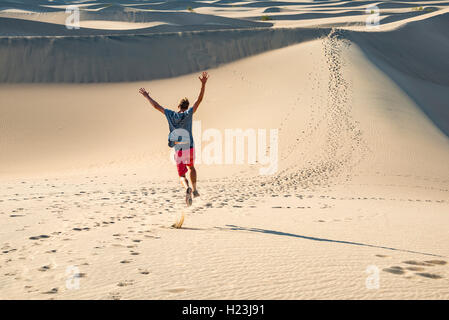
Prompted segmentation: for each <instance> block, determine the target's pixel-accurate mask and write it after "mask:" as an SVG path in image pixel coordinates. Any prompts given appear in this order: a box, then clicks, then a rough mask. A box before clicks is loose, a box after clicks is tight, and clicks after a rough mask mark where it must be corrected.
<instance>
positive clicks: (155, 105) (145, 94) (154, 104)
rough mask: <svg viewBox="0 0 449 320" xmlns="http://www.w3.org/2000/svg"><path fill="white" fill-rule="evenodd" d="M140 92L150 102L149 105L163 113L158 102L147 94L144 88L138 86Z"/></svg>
mask: <svg viewBox="0 0 449 320" xmlns="http://www.w3.org/2000/svg"><path fill="white" fill-rule="evenodd" d="M139 92H140V94H141V95H143V96H144V97H145V98H147V100H148V101H149V102H150V103H151V105H152V106H153V107H154V108H155V109H156V110H158V111H160V112H162V113H164V108H163V107H161V105H160V104H159V103H157V102H156V101H155V100H153V99H152V98H151V97H150V95H149V94H148V92H147V91H146V90H145V89H144V88H140V90H139Z"/></svg>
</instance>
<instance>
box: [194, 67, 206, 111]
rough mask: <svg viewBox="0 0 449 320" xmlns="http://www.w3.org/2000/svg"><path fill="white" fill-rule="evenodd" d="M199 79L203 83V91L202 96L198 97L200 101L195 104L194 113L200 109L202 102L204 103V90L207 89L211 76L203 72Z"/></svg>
mask: <svg viewBox="0 0 449 320" xmlns="http://www.w3.org/2000/svg"><path fill="white" fill-rule="evenodd" d="M199 79H200V81H201V91H200V95H199V96H198V99H197V100H196V101H195V103H194V104H193V113H195V112H196V109H198V107H199V105H200V103H201V101H203V97H204V90H205V89H206V82H207V79H209V75H208V74H207V72H203V73H202V74H201V76H200V77H199Z"/></svg>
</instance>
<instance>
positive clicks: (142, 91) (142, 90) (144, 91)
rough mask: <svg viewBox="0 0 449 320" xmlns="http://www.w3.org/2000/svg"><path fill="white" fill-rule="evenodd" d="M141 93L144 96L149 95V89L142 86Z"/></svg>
mask: <svg viewBox="0 0 449 320" xmlns="http://www.w3.org/2000/svg"><path fill="white" fill-rule="evenodd" d="M139 93H140V94H141V95H143V96H144V97H148V92H147V90H145V89H144V88H140V89H139Z"/></svg>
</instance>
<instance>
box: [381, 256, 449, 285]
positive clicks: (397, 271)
mask: <svg viewBox="0 0 449 320" xmlns="http://www.w3.org/2000/svg"><path fill="white" fill-rule="evenodd" d="M376 256H377V257H380V258H386V257H387V256H385V255H376ZM445 265H447V261H445V260H438V259H433V260H425V261H416V260H406V261H402V263H401V265H394V266H391V267H387V268H384V269H382V271H384V272H387V273H391V274H394V275H400V276H405V277H406V278H407V279H410V278H413V276H411V275H410V273H413V275H415V276H417V277H421V278H426V279H434V280H435V279H442V278H444V276H443V275H441V273H437V272H434V271H433V270H432V268H434V267H436V266H445Z"/></svg>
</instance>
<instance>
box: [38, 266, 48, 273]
mask: <svg viewBox="0 0 449 320" xmlns="http://www.w3.org/2000/svg"><path fill="white" fill-rule="evenodd" d="M38 270H39V271H42V272H45V271H47V270H50V266H49V265H47V266H42V267H40V268H39V269H38Z"/></svg>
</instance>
